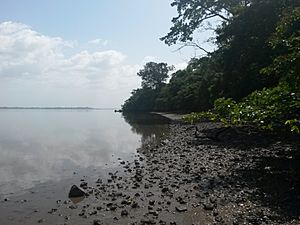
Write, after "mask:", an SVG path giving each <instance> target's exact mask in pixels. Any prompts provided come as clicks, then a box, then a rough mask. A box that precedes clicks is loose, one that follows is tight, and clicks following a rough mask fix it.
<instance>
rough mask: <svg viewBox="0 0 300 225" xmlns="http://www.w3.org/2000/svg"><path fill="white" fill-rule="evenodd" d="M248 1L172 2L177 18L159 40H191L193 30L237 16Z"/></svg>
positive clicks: (170, 41) (206, 0)
mask: <svg viewBox="0 0 300 225" xmlns="http://www.w3.org/2000/svg"><path fill="white" fill-rule="evenodd" d="M250 2H251V1H249V0H218V1H211V0H201V1H200V0H174V2H173V3H172V4H171V6H173V7H176V8H177V12H178V16H177V17H174V18H173V19H172V23H173V26H172V27H171V28H170V32H169V33H168V34H167V35H166V36H164V37H162V38H161V40H163V41H164V42H165V43H166V44H168V45H172V44H176V43H177V42H178V41H180V42H187V41H192V40H193V33H194V31H195V30H197V29H198V28H200V27H201V26H203V25H204V22H206V21H207V20H209V19H211V18H214V17H218V18H220V19H222V20H223V21H229V20H230V19H229V18H230V16H232V15H235V14H237V13H238V12H239V11H240V8H242V7H246V6H248V5H249V4H250Z"/></svg>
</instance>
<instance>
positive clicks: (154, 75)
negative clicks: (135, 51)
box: [137, 62, 173, 89]
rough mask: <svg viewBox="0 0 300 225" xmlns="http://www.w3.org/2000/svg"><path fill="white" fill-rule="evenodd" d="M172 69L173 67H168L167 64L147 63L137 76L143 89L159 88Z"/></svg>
mask: <svg viewBox="0 0 300 225" xmlns="http://www.w3.org/2000/svg"><path fill="white" fill-rule="evenodd" d="M172 69H173V66H168V64H167V63H155V62H148V63H146V65H145V66H144V68H143V69H141V70H140V71H139V72H138V73H137V75H138V76H140V77H141V78H142V87H143V88H152V89H156V88H160V87H161V86H162V84H163V83H164V82H165V81H166V80H167V78H168V73H169V71H171V70H172Z"/></svg>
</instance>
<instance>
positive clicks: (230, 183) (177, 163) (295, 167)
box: [7, 123, 300, 225]
mask: <svg viewBox="0 0 300 225" xmlns="http://www.w3.org/2000/svg"><path fill="white" fill-rule="evenodd" d="M196 126H197V127H198V133H197V134H196V135H195V127H194V126H192V125H187V124H181V123H172V124H170V133H169V135H168V136H166V137H165V139H164V140H163V141H161V143H159V144H156V145H154V146H153V145H145V146H142V147H141V148H140V149H139V150H138V154H137V155H135V157H134V158H133V159H132V160H128V161H123V160H122V159H119V168H117V169H116V170H114V171H107V176H99V179H96V180H95V179H89V178H88V177H86V178H83V179H81V180H80V181H79V180H78V184H77V185H78V186H81V187H82V188H84V190H85V191H86V192H87V193H88V195H89V196H88V197H86V198H85V199H84V200H83V201H81V202H79V203H76V204H75V203H73V202H71V201H70V200H68V199H67V197H66V199H59V200H57V199H51V201H53V202H55V201H57V204H56V207H54V208H49V212H48V213H47V215H45V216H44V217H43V215H41V216H40V217H38V218H37V217H36V215H34V213H33V214H32V215H30V218H29V219H28V221H27V222H26V221H22V224H36V223H43V224H70V225H71V224H72V225H76V224H78V225H79V224H94V225H97V224H102V225H108V224H132V225H134V224H136V225H139V224H168V225H169V224H173V225H175V224H176V225H181V224H182V225H189V224H190V225H192V224H194V225H200V224H201V225H202V224H204V225H206V224H211V225H223V224H230V225H235V224H236V225H240V224H274V225H277V224H284V225H296V224H300V219H299V215H300V203H299V200H298V199H299V198H300V189H299V188H297V187H299V186H297V185H299V184H300V176H299V175H300V166H299V165H300V157H299V153H298V152H297V146H298V144H299V141H298V143H297V142H293V141H289V140H281V139H280V138H279V139H278V138H274V137H269V136H263V135H262V136H261V135H260V134H252V135H247V134H236V133H232V132H229V133H226V134H224V135H223V137H222V140H221V141H214V140H212V139H210V138H208V137H209V134H210V133H211V132H215V131H216V130H218V129H220V127H221V125H220V124H216V123H199V124H197V125H196ZM95 173H97V172H95ZM66 196H67V193H66ZM7 224H9V223H7ZM16 224H17V223H16Z"/></svg>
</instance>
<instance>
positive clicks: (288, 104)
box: [186, 83, 300, 132]
mask: <svg viewBox="0 0 300 225" xmlns="http://www.w3.org/2000/svg"><path fill="white" fill-rule="evenodd" d="M208 116H209V118H210V119H212V120H219V121H221V122H223V123H224V124H225V125H227V126H245V125H248V126H249V125H250V126H255V127H259V128H261V129H265V130H276V129H282V128H283V127H284V126H285V125H290V129H291V131H292V132H298V131H299V127H298V126H299V120H300V93H299V92H298V93H294V92H291V88H290V87H288V86H287V85H286V84H284V83H282V84H280V85H279V86H277V87H275V88H270V89H267V88H265V89H263V90H262V91H255V92H253V93H252V94H250V95H249V96H247V97H246V98H245V99H244V100H243V101H241V102H239V103H236V102H235V101H233V100H232V99H230V98H227V99H226V98H219V99H217V100H216V101H215V104H214V108H213V109H212V110H211V111H210V112H206V113H203V112H201V113H198V114H197V113H193V114H189V115H188V116H186V118H187V119H186V120H193V123H195V122H197V121H200V120H202V119H203V118H207V117H208Z"/></svg>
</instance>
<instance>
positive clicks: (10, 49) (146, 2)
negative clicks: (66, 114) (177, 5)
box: [0, 0, 207, 107]
mask: <svg viewBox="0 0 300 225" xmlns="http://www.w3.org/2000/svg"><path fill="white" fill-rule="evenodd" d="M171 2H172V1H171V0H128V1H125V0H101V1H99V0H89V1H80V0H63V1H61V0H44V1H40V0H26V1H17V0H0V4H1V8H0V106H90V107H119V106H120V105H121V104H122V103H123V102H124V100H125V99H127V98H128V97H129V95H130V92H131V90H132V89H134V88H138V87H139V86H140V80H139V78H138V77H137V76H136V73H137V71H138V70H139V69H141V68H142V66H143V65H144V64H145V63H146V62H148V61H156V62H167V63H168V64H172V65H175V67H176V68H177V69H180V68H183V67H184V66H185V65H186V62H187V61H188V60H189V59H190V58H191V57H193V56H195V54H197V53H195V52H194V50H193V49H184V50H183V51H181V52H178V51H177V52H174V50H175V49H176V48H178V46H173V47H168V46H167V45H165V44H164V43H163V42H161V41H160V40H159V38H160V37H162V36H164V35H165V34H166V33H167V32H168V31H169V28H170V26H171V22H170V21H171V19H172V17H174V16H176V15H177V14H176V10H175V9H174V8H172V7H171V6H170V3H171ZM201 38H202V39H203V40H205V39H206V38H207V36H205V35H204V36H203V37H201Z"/></svg>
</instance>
